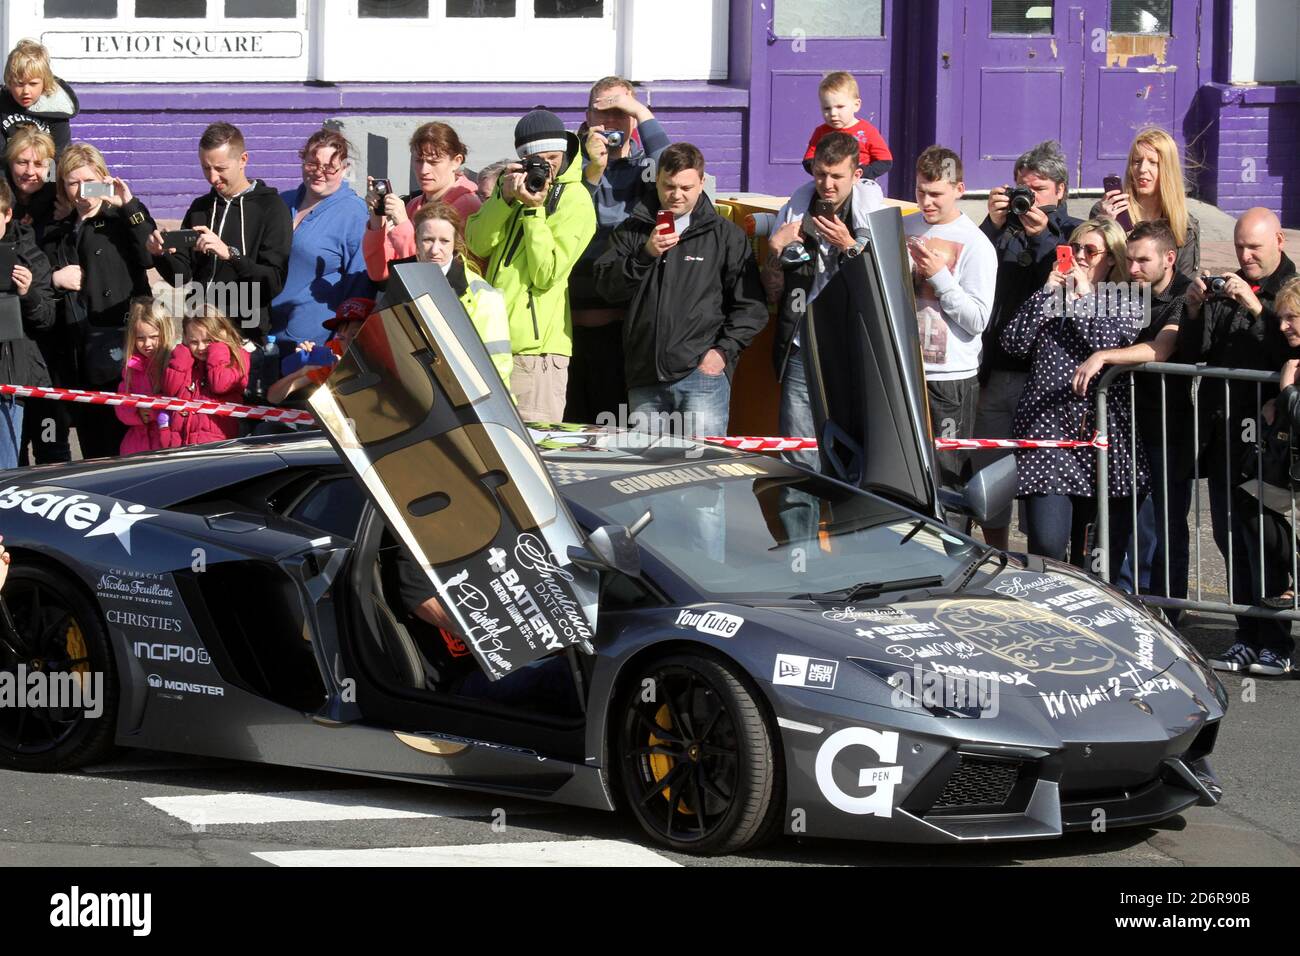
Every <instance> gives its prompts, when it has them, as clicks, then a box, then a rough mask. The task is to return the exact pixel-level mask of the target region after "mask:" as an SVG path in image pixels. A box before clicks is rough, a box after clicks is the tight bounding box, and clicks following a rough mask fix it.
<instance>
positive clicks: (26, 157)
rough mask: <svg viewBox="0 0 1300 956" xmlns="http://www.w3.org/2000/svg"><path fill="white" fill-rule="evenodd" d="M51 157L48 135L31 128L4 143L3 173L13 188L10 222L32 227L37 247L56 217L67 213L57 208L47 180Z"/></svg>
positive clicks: (17, 131) (22, 128)
mask: <svg viewBox="0 0 1300 956" xmlns="http://www.w3.org/2000/svg"><path fill="white" fill-rule="evenodd" d="M54 154H55V148H54V140H53V139H52V138H51V137H50V134H49V133H45V132H42V131H41V130H39V129H37V128H36V127H35V126H28V125H26V124H24V125H22V126H19V127H18V128H17V129H14V130H12V131H11V132H10V133H9V138H8V139H7V140H6V141H5V152H4V160H5V172H6V174H8V176H9V184H10V185H11V186H13V188H14V219H16V220H18V222H20V223H22V224H23V225H24V226H31V227H32V231H33V232H34V233H35V234H36V242H37V244H38V245H39V244H40V243H41V242H43V241H44V239H45V230H46V229H48V228H49V227H50V226H51V225H52V224H53V222H54V220H55V219H56V218H58V217H59V214H60V213H62V214H63V215H67V212H68V210H67V209H66V208H62V209H59V208H58V206H59V204H58V201H57V197H56V195H55V193H56V192H57V190H56V187H55V185H54V183H53V181H52V180H51V177H50V168H51V167H52V166H53V165H54ZM56 210H57V211H56Z"/></svg>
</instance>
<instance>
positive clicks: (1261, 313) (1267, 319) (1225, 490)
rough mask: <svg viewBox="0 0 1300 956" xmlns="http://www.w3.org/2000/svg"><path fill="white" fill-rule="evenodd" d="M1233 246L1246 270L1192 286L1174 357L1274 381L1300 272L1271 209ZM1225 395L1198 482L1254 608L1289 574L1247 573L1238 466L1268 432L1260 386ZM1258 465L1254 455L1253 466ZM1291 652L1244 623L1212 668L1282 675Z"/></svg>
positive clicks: (1284, 631)
mask: <svg viewBox="0 0 1300 956" xmlns="http://www.w3.org/2000/svg"><path fill="white" fill-rule="evenodd" d="M1233 239H1234V241H1235V243H1236V246H1237V261H1238V262H1239V263H1240V264H1241V268H1240V269H1238V270H1237V271H1236V272H1230V273H1225V274H1224V275H1223V276H1222V278H1223V279H1224V280H1225V285H1224V288H1223V289H1222V291H1220V292H1218V293H1215V294H1211V293H1210V290H1209V288H1208V287H1207V285H1206V281H1205V280H1206V279H1208V278H1210V277H1209V276H1206V277H1205V278H1201V279H1197V280H1196V281H1195V282H1194V283H1192V286H1191V288H1189V289H1188V292H1187V310H1186V314H1185V315H1184V317H1183V321H1182V325H1181V328H1180V331H1179V334H1178V355H1179V357H1180V361H1183V362H1204V363H1206V364H1207V365H1211V366H1216V367H1221V368H1238V369H1256V370H1258V371H1265V372H1273V371H1276V370H1277V367H1278V364H1279V358H1280V357H1281V356H1283V355H1285V354H1287V352H1288V348H1287V345H1286V342H1285V340H1284V339H1283V338H1282V333H1281V331H1280V329H1281V323H1280V322H1279V320H1278V316H1277V312H1276V310H1275V309H1274V298H1275V297H1276V295H1277V293H1278V291H1279V290H1280V289H1281V288H1282V286H1283V285H1284V284H1285V283H1286V281H1287V280H1288V279H1290V278H1291V277H1292V276H1294V275H1295V274H1296V268H1295V265H1294V264H1293V263H1292V262H1291V260H1290V259H1288V258H1287V255H1286V253H1285V252H1283V248H1284V246H1285V245H1286V236H1285V235H1284V234H1283V232H1282V224H1281V223H1280V222H1279V221H1278V218H1277V216H1276V215H1275V214H1274V213H1273V212H1271V211H1270V210H1268V209H1263V208H1258V207H1257V208H1255V209H1250V210H1247V211H1246V212H1245V213H1244V214H1243V215H1242V217H1241V219H1239V220H1238V221H1237V228H1236V230H1235V231H1234V233H1233ZM1276 395H1277V387H1276V386H1273V385H1265V386H1263V390H1262V393H1261V394H1260V398H1259V400H1260V401H1262V402H1267V401H1269V400H1271V399H1273V398H1274V397H1275V396H1276ZM1229 396H1230V397H1229V399H1228V402H1227V403H1226V407H1225V402H1224V395H1223V388H1222V386H1221V385H1220V383H1219V382H1207V383H1205V385H1204V386H1202V388H1201V389H1200V401H1199V405H1200V416H1201V421H1200V434H1199V437H1200V440H1201V442H1202V448H1201V450H1200V455H1201V457H1200V474H1202V475H1204V476H1205V477H1206V478H1207V479H1208V481H1209V493H1210V520H1211V522H1212V524H1213V527H1214V543H1215V544H1216V545H1217V546H1218V548H1219V551H1220V552H1221V553H1222V554H1223V558H1224V561H1225V562H1226V561H1228V560H1229V559H1228V554H1229V548H1228V533H1229V528H1231V532H1232V549H1231V554H1232V559H1231V560H1232V569H1233V577H1232V600H1233V602H1234V603H1236V604H1258V603H1260V602H1261V601H1262V600H1263V599H1264V598H1265V597H1266V596H1268V595H1272V594H1277V593H1278V592H1279V591H1280V590H1281V589H1282V588H1284V587H1285V586H1286V569H1285V568H1280V567H1269V568H1266V569H1265V570H1266V572H1267V573H1266V574H1265V580H1264V581H1262V582H1261V581H1260V580H1259V576H1258V575H1251V574H1250V573H1249V569H1250V566H1251V565H1250V554H1249V549H1250V548H1252V547H1256V548H1257V547H1258V543H1257V540H1256V539H1255V538H1254V537H1253V536H1252V535H1251V534H1250V529H1249V528H1248V526H1247V525H1246V524H1245V522H1244V521H1243V514H1242V510H1243V509H1242V507H1241V506H1240V505H1241V504H1242V502H1240V501H1239V500H1237V499H1236V496H1234V488H1235V486H1236V485H1237V484H1238V483H1239V482H1240V481H1241V480H1243V479H1244V478H1250V477H1253V473H1251V472H1250V467H1249V466H1247V467H1246V468H1243V467H1242V466H1243V464H1245V463H1246V462H1247V452H1253V450H1254V447H1255V446H1254V439H1251V440H1250V441H1247V440H1245V436H1247V435H1249V434H1250V433H1252V432H1253V433H1254V434H1255V435H1258V434H1260V432H1261V430H1262V427H1261V423H1260V421H1259V420H1258V417H1257V415H1258V411H1259V410H1258V409H1257V408H1256V407H1255V403H1256V385H1255V384H1253V383H1246V382H1240V383H1232V384H1231V385H1229ZM1225 431H1226V433H1227V434H1226V437H1225ZM1253 460H1254V459H1253V455H1251V457H1250V464H1253ZM1230 505H1231V520H1229V506H1230ZM1247 507H1249V506H1247ZM1291 648H1292V640H1291V625H1290V622H1289V621H1272V620H1268V619H1264V618H1255V617H1238V618H1237V640H1236V641H1235V642H1234V643H1233V645H1232V646H1231V647H1230V648H1228V650H1227V651H1225V652H1224V653H1223V654H1221V655H1220V656H1219V657H1216V658H1214V659H1213V660H1211V661H1210V663H1211V664H1212V665H1213V666H1214V668H1215V670H1223V671H1246V670H1249V671H1250V672H1251V673H1254V674H1271V675H1280V674H1285V673H1287V671H1289V670H1290V668H1291V662H1290V657H1291Z"/></svg>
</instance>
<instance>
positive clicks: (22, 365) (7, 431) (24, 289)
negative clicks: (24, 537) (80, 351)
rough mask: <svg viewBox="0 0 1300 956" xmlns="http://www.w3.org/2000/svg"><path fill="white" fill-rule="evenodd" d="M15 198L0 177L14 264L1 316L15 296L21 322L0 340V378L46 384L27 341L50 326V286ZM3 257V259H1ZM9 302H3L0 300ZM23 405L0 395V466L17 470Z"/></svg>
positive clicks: (0, 212) (2, 222)
mask: <svg viewBox="0 0 1300 956" xmlns="http://www.w3.org/2000/svg"><path fill="white" fill-rule="evenodd" d="M13 205H14V196H13V192H12V191H11V190H10V188H9V183H8V182H6V181H5V180H4V179H3V178H0V230H2V231H3V238H2V239H0V249H12V250H13V253H14V258H15V260H16V264H15V265H14V267H13V270H12V272H11V274H10V275H7V276H0V290H4V291H2V292H0V316H3V315H4V314H5V313H6V312H8V311H9V309H10V308H12V300H13V298H14V297H15V296H16V297H17V299H18V312H19V314H20V315H21V320H22V335H21V337H19V338H15V339H11V340H5V341H0V381H4V382H8V383H12V384H16V385H49V384H50V376H49V372H47V371H46V368H45V359H43V358H42V357H41V352H40V349H39V348H37V346H36V343H35V342H34V341H33V340H32V339H31V337H30V336H31V334H32V333H33V332H36V331H40V330H43V329H48V328H49V327H50V326H52V325H53V324H54V290H53V289H52V288H51V287H50V263H49V260H48V259H46V258H45V254H44V253H43V252H41V251H40V249H38V248H37V247H36V239H35V236H34V235H33V233H32V229H31V227H30V226H24V225H22V224H21V223H16V222H14V221H13V215H14V213H13ZM6 258H7V257H6ZM3 300H8V301H3ZM22 434H23V405H22V403H21V401H20V400H19V399H15V398H10V397H0V468H16V467H17V466H18V453H19V448H20V446H21V444H22Z"/></svg>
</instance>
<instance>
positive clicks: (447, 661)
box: [390, 544, 581, 716]
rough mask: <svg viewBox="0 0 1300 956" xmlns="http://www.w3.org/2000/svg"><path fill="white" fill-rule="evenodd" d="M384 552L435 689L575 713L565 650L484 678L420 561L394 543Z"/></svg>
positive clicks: (577, 711) (551, 711) (575, 701)
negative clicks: (435, 678) (432, 672)
mask: <svg viewBox="0 0 1300 956" xmlns="http://www.w3.org/2000/svg"><path fill="white" fill-rule="evenodd" d="M390 553H391V554H393V555H394V560H395V562H396V571H397V581H398V594H399V598H400V600H401V608H402V612H403V614H404V615H405V616H406V617H407V618H408V621H409V623H410V624H411V627H410V630H411V632H412V634H413V635H417V642H418V643H419V645H420V651H421V653H423V654H424V655H425V657H427V658H428V659H429V663H430V664H432V665H433V667H434V669H435V670H436V671H437V673H438V689H439V690H443V691H446V692H448V693H453V694H457V695H459V696H461V697H470V698H474V699H476V700H488V701H494V702H497V703H501V704H507V705H509V706H511V707H518V708H521V709H524V710H534V711H539V712H542V713H547V714H555V715H561V716H577V715H579V714H580V713H581V710H580V708H579V707H578V698H577V688H576V687H575V685H574V680H573V673H572V670H571V669H570V667H569V661H568V658H567V656H566V655H565V654H554V655H552V656H550V657H545V658H542V659H541V660H538V661H533V662H531V663H529V664H526V665H524V666H523V667H521V668H519V670H517V671H516V672H515V673H512V674H510V675H508V676H506V677H504V678H502V679H501V680H496V681H492V680H489V679H488V677H487V675H486V674H485V673H483V670H482V669H481V668H480V667H479V666H478V663H477V662H476V661H475V660H474V655H473V653H472V652H471V651H470V649H469V645H468V644H467V643H466V641H465V636H464V634H463V633H462V632H461V630H460V628H459V627H458V626H457V624H456V622H455V620H454V619H453V618H452V616H451V615H450V614H448V613H447V609H446V608H445V607H444V606H443V604H442V601H441V599H440V598H439V596H438V592H437V589H436V588H434V586H433V582H432V581H430V580H429V578H428V576H427V575H426V574H425V573H424V571H423V570H422V569H421V567H420V565H419V564H418V563H416V561H415V560H414V559H412V558H411V556H410V555H409V554H408V553H407V551H406V548H405V547H403V546H401V545H400V544H399V545H396V546H395V547H394V548H393V549H392V550H391V552H390Z"/></svg>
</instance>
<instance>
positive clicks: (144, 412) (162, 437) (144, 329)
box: [116, 298, 181, 455]
mask: <svg viewBox="0 0 1300 956" xmlns="http://www.w3.org/2000/svg"><path fill="white" fill-rule="evenodd" d="M175 345H176V326H175V321H174V320H173V319H172V314H171V312H169V311H168V309H167V306H166V305H164V304H163V303H162V302H161V301H160V300H158V299H144V298H140V299H136V300H135V301H133V302H132V303H131V313H130V317H129V318H128V319H127V323H126V342H125V344H124V346H123V349H122V352H123V353H124V354H125V355H126V357H127V358H126V361H125V362H124V363H123V364H122V384H121V385H119V386H118V387H117V390H118V391H119V392H124V393H125V394H127V395H162V394H163V372H164V371H165V369H166V368H167V361H168V359H169V358H171V352H172V349H173V348H174V347H175ZM116 411H117V417H118V418H119V419H120V420H121V421H122V423H123V424H124V425H126V435H125V436H124V437H123V438H122V448H121V454H123V455H131V454H134V453H136V452H140V451H157V450H158V449H160V448H174V447H175V446H177V445H179V444H180V443H181V438H180V433H179V432H178V431H176V430H174V429H172V428H171V427H170V426H171V422H170V418H171V416H170V413H168V412H158V411H155V410H153V409H148V408H128V407H127V406H125V405H118V406H117V409H116Z"/></svg>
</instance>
